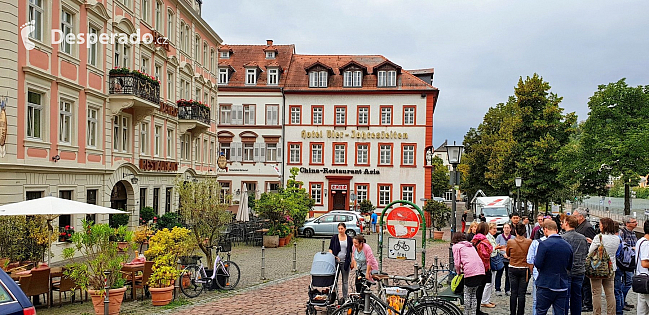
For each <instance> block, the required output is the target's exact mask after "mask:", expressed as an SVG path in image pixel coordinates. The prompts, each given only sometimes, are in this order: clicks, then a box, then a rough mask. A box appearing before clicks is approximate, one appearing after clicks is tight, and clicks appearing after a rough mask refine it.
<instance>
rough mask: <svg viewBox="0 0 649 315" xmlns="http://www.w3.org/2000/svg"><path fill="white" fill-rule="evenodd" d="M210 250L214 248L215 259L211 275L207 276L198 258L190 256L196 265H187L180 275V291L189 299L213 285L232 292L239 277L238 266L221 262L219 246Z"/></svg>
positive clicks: (231, 262)
mask: <svg viewBox="0 0 649 315" xmlns="http://www.w3.org/2000/svg"><path fill="white" fill-rule="evenodd" d="M208 248H209V249H210V250H211V249H212V248H216V256H215V257H216V258H215V259H214V268H213V269H212V275H211V276H208V275H207V272H206V271H205V267H204V266H203V263H202V262H201V261H200V260H201V257H200V256H192V257H191V258H193V259H194V261H196V263H193V264H188V265H186V266H185V269H183V271H181V273H180V291H181V292H182V293H183V294H184V295H186V296H187V297H189V298H195V297H197V296H199V295H200V294H201V293H202V292H203V289H204V288H208V289H209V288H211V287H212V284H213V283H216V286H217V287H219V288H221V289H223V290H232V289H234V288H235V287H236V286H237V284H239V279H240V277H241V272H240V270H239V266H237V264H236V263H234V262H233V261H229V260H223V258H221V255H219V252H220V251H221V246H209V247H208Z"/></svg>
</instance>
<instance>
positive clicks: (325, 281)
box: [306, 252, 338, 315]
mask: <svg viewBox="0 0 649 315" xmlns="http://www.w3.org/2000/svg"><path fill="white" fill-rule="evenodd" d="M337 278H338V264H337V263H336V256H334V255H333V254H332V253H329V252H318V253H316V254H315V256H313V263H312V264H311V283H310V284H309V302H308V303H307V304H306V314H307V315H315V314H316V313H317V312H316V309H315V308H316V307H325V308H327V314H329V312H330V310H332V307H333V306H334V305H336V280H337Z"/></svg>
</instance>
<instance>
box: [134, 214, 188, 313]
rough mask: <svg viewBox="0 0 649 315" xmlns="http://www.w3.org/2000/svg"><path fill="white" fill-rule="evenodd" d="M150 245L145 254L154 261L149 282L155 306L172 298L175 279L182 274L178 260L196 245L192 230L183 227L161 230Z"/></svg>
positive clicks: (167, 302) (153, 237) (166, 302)
mask: <svg viewBox="0 0 649 315" xmlns="http://www.w3.org/2000/svg"><path fill="white" fill-rule="evenodd" d="M149 245H150V247H149V249H148V250H147V251H145V252H144V256H145V257H146V258H147V260H149V261H154V265H153V273H152V274H151V277H150V278H149V282H148V285H149V292H151V301H152V303H153V305H155V306H161V305H167V304H169V302H171V299H172V293H173V290H174V281H175V280H176V279H177V278H178V276H179V274H180V272H179V271H178V269H176V262H177V261H178V258H179V257H181V256H188V255H190V254H191V253H192V252H193V251H194V249H195V248H196V245H195V242H193V239H192V234H191V231H190V230H189V229H186V228H182V227H174V228H173V229H171V230H169V229H166V228H165V229H162V230H159V231H158V232H156V233H155V234H154V235H153V236H151V239H150V242H149Z"/></svg>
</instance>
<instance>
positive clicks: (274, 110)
mask: <svg viewBox="0 0 649 315" xmlns="http://www.w3.org/2000/svg"><path fill="white" fill-rule="evenodd" d="M278 111H279V106H274V107H272V115H273V119H272V122H273V125H279V118H278V117H277V116H278Z"/></svg>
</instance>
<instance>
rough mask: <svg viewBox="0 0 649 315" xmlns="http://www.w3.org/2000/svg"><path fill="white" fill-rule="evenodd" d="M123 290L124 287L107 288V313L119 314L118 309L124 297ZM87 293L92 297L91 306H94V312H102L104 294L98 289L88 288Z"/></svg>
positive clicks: (124, 289) (98, 313) (100, 313)
mask: <svg viewBox="0 0 649 315" xmlns="http://www.w3.org/2000/svg"><path fill="white" fill-rule="evenodd" d="M124 292H126V287H123V288H119V289H110V290H108V301H109V303H108V314H110V315H116V314H119V309H120V307H122V300H123V299H124ZM88 293H90V296H91V297H92V306H94V308H95V314H97V315H102V314H104V295H103V294H101V293H100V291H99V290H88Z"/></svg>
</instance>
